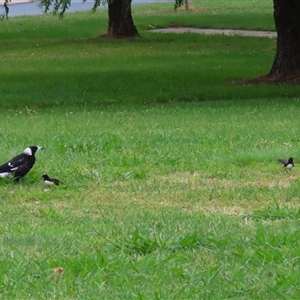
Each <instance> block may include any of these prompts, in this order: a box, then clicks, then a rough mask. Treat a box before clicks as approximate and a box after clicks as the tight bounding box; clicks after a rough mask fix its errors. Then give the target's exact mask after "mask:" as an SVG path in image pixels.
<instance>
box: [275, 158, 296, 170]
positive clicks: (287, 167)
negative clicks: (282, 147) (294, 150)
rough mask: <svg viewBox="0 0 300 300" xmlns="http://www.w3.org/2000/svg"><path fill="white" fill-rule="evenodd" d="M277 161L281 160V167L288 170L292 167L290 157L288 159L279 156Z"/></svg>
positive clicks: (292, 161)
mask: <svg viewBox="0 0 300 300" xmlns="http://www.w3.org/2000/svg"><path fill="white" fill-rule="evenodd" d="M278 161H279V162H281V163H282V164H283V167H284V168H286V169H288V170H290V169H292V168H293V167H294V160H293V158H292V157H290V158H289V159H288V160H286V159H284V158H279V159H278Z"/></svg>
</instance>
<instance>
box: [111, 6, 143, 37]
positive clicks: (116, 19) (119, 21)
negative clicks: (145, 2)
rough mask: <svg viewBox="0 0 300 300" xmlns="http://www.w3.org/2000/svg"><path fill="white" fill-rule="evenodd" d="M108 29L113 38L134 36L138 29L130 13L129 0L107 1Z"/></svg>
mask: <svg viewBox="0 0 300 300" xmlns="http://www.w3.org/2000/svg"><path fill="white" fill-rule="evenodd" d="M108 19H109V20H108V31H107V35H108V36H109V37H113V38H127V37H135V36H137V35H138V31H137V29H136V27H135V25H134V23H133V19H132V15H131V0H111V1H109V2H108Z"/></svg>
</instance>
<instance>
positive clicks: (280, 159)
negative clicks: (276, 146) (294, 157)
mask: <svg viewBox="0 0 300 300" xmlns="http://www.w3.org/2000/svg"><path fill="white" fill-rule="evenodd" d="M278 161H279V162H281V163H282V164H284V165H286V164H287V163H288V161H287V160H286V159H284V158H279V159H278Z"/></svg>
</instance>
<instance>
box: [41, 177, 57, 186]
mask: <svg viewBox="0 0 300 300" xmlns="http://www.w3.org/2000/svg"><path fill="white" fill-rule="evenodd" d="M42 177H43V179H44V183H45V184H46V185H49V186H50V185H53V184H55V185H59V183H60V181H59V180H58V179H56V178H50V177H49V176H48V175H47V174H44V175H42Z"/></svg>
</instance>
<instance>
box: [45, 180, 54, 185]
mask: <svg viewBox="0 0 300 300" xmlns="http://www.w3.org/2000/svg"><path fill="white" fill-rule="evenodd" d="M44 183H45V184H47V185H53V184H54V182H53V181H49V180H45V181H44Z"/></svg>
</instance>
